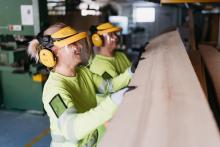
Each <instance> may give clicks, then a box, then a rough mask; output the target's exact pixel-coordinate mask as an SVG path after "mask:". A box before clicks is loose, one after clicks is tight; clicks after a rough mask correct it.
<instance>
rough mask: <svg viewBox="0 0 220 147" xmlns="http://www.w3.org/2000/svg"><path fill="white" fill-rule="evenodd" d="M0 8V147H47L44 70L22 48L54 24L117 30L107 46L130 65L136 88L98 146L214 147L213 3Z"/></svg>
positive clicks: (181, 0)
mask: <svg viewBox="0 0 220 147" xmlns="http://www.w3.org/2000/svg"><path fill="white" fill-rule="evenodd" d="M0 11H1V12H0V125H1V129H0V147H15V146H19V147H23V146H24V147H31V146H33V147H49V146H50V142H51V136H50V129H49V127H50V125H49V118H48V116H47V114H46V112H45V110H44V105H43V102H42V92H43V87H44V84H45V82H46V81H47V79H48V76H49V73H50V70H49V69H48V68H47V67H46V66H44V65H42V64H41V63H39V62H36V61H35V60H34V59H33V58H31V57H30V56H29V55H28V54H27V48H28V45H29V42H30V41H31V40H32V39H34V38H36V36H37V35H38V33H39V32H41V31H44V30H45V29H46V28H48V27H49V26H50V25H52V24H55V23H57V22H63V23H65V24H67V25H68V26H71V27H74V28H75V29H76V30H77V31H79V32H88V34H89V29H90V26H92V25H97V24H100V23H104V22H110V23H112V24H114V25H115V26H118V27H121V29H122V30H121V32H120V33H119V38H120V42H119V45H118V48H117V49H118V50H119V51H122V52H124V53H125V54H126V55H127V57H128V58H129V59H130V61H131V62H132V61H134V60H136V59H137V58H138V59H139V64H138V66H137V69H136V71H135V73H134V75H133V77H132V80H131V86H133V85H136V86H137V88H136V89H134V90H131V91H129V92H128V94H126V95H125V98H124V101H123V103H122V105H121V106H120V109H119V110H118V111H117V112H116V116H115V117H114V118H113V119H112V120H111V121H110V122H109V124H108V125H109V127H108V128H107V131H106V134H105V135H104V137H103V140H102V141H101V143H100V144H98V146H101V147H113V146H115V147H119V146H120V147H122V146H124V147H139V146H140V147H146V146H151V147H158V146H160V147H163V146H164V147H171V146H176V147H183V146H184V147H195V146H204V147H205V146H206V147H207V146H212V147H217V146H218V147H219V146H220V134H219V130H220V52H219V51H220V1H219V0H136V1H132V0H16V1H15V0H0ZM172 40H173V41H172ZM89 46H90V48H91V50H92V51H91V53H92V54H95V51H93V49H92V47H91V44H89ZM140 52H141V53H142V55H141V56H140ZM180 59H181V60H180ZM179 71H182V72H179ZM192 77H193V79H192V80H191V81H190V78H192ZM162 78H164V80H161V79H162ZM183 79H184V80H183ZM181 80H182V81H181ZM178 81H181V82H178ZM172 83H176V84H174V85H172ZM132 84H133V85H132ZM177 88H178V89H184V90H185V91H181V90H175V89H177ZM175 96H176V97H175ZM134 99H137V100H136V101H134ZM136 102H137V103H136ZM132 109H135V110H132ZM132 113H133V114H132ZM119 128H120V129H119ZM126 131H128V132H126ZM123 134H124V135H123ZM126 134H127V139H126ZM175 137H176V139H175ZM123 138H124V139H123ZM125 140H127V141H125Z"/></svg>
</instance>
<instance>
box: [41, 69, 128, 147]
mask: <svg viewBox="0 0 220 147" xmlns="http://www.w3.org/2000/svg"><path fill="white" fill-rule="evenodd" d="M131 76H132V74H131V72H130V68H128V70H126V71H125V72H124V73H123V74H121V75H119V76H117V77H115V78H114V79H111V80H104V79H103V78H102V77H100V76H98V75H96V74H93V73H92V72H91V71H90V70H89V69H87V68H86V67H83V66H81V67H79V68H77V70H76V76H75V77H67V76H63V75H61V74H58V73H55V72H50V75H49V78H48V80H47V81H46V83H45V86H44V90H43V104H44V108H45V110H46V112H47V114H48V116H49V119H50V129H51V136H52V142H51V146H55V147H75V146H89V147H90V146H91V147H93V146H96V143H97V140H98V136H99V129H100V128H101V127H103V126H102V125H103V124H104V123H105V122H106V121H108V120H109V119H110V118H111V117H112V115H113V113H114V111H115V110H116V108H117V105H116V104H115V103H114V102H113V101H112V99H111V95H107V96H105V98H104V99H103V100H102V101H101V102H100V103H99V104H98V105H97V100H96V97H97V96H96V95H97V93H109V92H115V91H117V90H119V89H121V88H123V87H126V86H127V85H128V83H129V81H130V79H131Z"/></svg>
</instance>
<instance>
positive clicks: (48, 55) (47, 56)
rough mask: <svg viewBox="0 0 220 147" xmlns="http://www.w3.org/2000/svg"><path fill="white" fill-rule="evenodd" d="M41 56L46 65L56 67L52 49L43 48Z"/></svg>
mask: <svg viewBox="0 0 220 147" xmlns="http://www.w3.org/2000/svg"><path fill="white" fill-rule="evenodd" d="M39 57H40V62H41V63H42V64H43V65H45V66H46V67H54V66H55V65H56V58H55V56H54V54H53V52H52V51H51V50H48V49H41V50H40V53H39Z"/></svg>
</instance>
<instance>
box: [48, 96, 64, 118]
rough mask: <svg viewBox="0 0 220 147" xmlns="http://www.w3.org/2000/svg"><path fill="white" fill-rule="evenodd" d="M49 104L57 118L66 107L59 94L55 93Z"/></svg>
mask: <svg viewBox="0 0 220 147" xmlns="http://www.w3.org/2000/svg"><path fill="white" fill-rule="evenodd" d="M49 104H50V106H51V108H52V109H53V112H54V113H55V114H56V116H57V118H59V117H60V116H61V115H62V114H63V112H64V111H65V110H66V109H67V106H66V104H65V103H64V101H63V99H62V98H61V96H60V95H59V94H57V95H55V96H54V97H53V99H52V100H51V101H50V103H49Z"/></svg>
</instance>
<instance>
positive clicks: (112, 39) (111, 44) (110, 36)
mask: <svg viewBox="0 0 220 147" xmlns="http://www.w3.org/2000/svg"><path fill="white" fill-rule="evenodd" d="M103 36H104V39H105V42H104V45H105V46H106V47H108V48H109V49H112V50H114V49H115V48H116V47H117V44H118V41H119V37H118V35H117V34H116V33H115V32H110V33H106V34H103Z"/></svg>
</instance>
